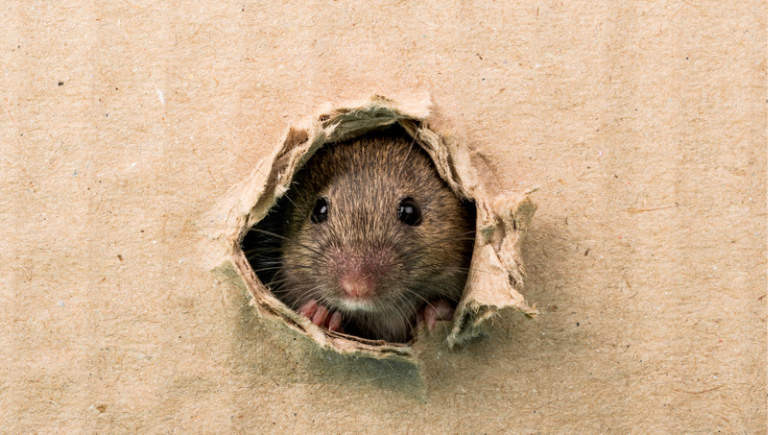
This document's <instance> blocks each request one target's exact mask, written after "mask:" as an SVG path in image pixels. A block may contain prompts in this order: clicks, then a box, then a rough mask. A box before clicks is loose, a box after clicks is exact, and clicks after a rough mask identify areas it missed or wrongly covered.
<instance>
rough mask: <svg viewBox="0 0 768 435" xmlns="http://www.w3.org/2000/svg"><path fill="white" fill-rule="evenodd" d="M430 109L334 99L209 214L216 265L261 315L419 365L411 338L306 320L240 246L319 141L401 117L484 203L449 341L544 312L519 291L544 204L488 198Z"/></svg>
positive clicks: (468, 196) (424, 102) (341, 348)
mask: <svg viewBox="0 0 768 435" xmlns="http://www.w3.org/2000/svg"><path fill="white" fill-rule="evenodd" d="M431 105H432V103H431V101H430V99H429V97H428V96H419V97H417V98H412V99H408V100H403V101H401V102H395V101H393V100H390V99H387V98H385V97H382V96H378V95H374V96H372V97H371V98H369V99H368V100H366V101H364V102H361V103H357V104H350V105H343V106H332V105H326V106H325V107H323V108H321V110H320V111H319V113H317V114H316V115H315V116H313V117H311V118H310V119H307V120H305V121H304V122H302V123H300V124H298V125H295V126H291V127H290V128H289V129H288V131H287V133H286V134H285V135H284V137H283V138H282V139H281V141H280V142H279V143H278V144H277V145H276V146H275V149H274V150H273V151H272V153H271V154H270V155H269V156H268V157H267V158H266V159H264V160H263V161H261V162H260V163H259V164H258V165H256V168H255V169H254V171H253V172H252V174H251V175H250V176H249V177H248V178H247V179H246V180H244V181H243V182H241V183H240V184H238V185H236V186H235V187H233V188H232V189H230V191H229V192H227V194H226V195H225V196H224V197H223V198H222V199H221V200H220V201H219V203H218V204H217V206H216V208H215V209H214V210H212V211H211V213H209V219H208V221H209V223H210V228H209V231H207V236H208V237H207V239H208V241H210V242H211V243H210V245H211V246H209V247H208V249H207V250H206V252H208V254H209V255H208V260H209V266H210V268H211V269H212V270H218V271H219V272H222V271H224V272H225V273H230V274H233V273H234V276H236V277H237V278H239V279H240V280H241V281H242V283H243V285H244V286H245V288H247V289H248V291H249V292H250V294H251V295H252V296H253V302H254V304H255V306H256V310H257V312H258V313H259V315H261V316H269V317H273V318H274V317H277V318H280V319H281V320H282V321H283V323H284V324H285V325H287V326H288V327H289V328H291V329H293V330H296V331H298V332H300V333H302V334H305V335H306V336H308V337H310V338H311V339H312V340H313V341H315V342H316V343H317V344H318V345H320V346H323V347H327V348H331V349H334V350H336V351H337V352H340V353H343V354H353V355H356V356H360V355H363V356H368V357H373V358H379V359H396V360H400V361H409V362H412V363H414V364H418V361H417V360H416V357H415V354H414V351H413V349H412V348H411V347H410V346H409V345H407V344H399V343H388V342H384V341H381V340H379V341H375V340H365V339H361V338H358V337H352V336H348V335H345V334H340V333H336V332H331V331H328V330H325V329H322V328H320V327H318V326H316V325H314V324H313V323H312V322H311V321H310V320H309V319H307V318H305V317H303V316H300V315H299V314H297V313H296V312H295V311H293V310H291V309H290V308H289V307H287V306H286V305H284V304H283V303H282V302H280V301H279V300H278V299H277V298H275V297H274V296H273V295H272V293H271V292H270V291H269V290H268V289H267V288H266V287H265V286H264V285H263V284H262V283H261V282H260V281H259V279H258V278H257V277H256V274H255V273H254V272H253V269H252V268H251V266H250V264H249V263H248V261H247V259H246V257H245V254H244V253H243V252H242V249H241V248H240V243H241V241H242V238H243V237H244V236H245V234H246V233H247V232H248V231H249V230H250V229H251V228H252V227H253V226H254V225H255V224H256V223H258V222H259V221H260V220H262V219H263V218H264V217H265V216H266V215H267V213H268V212H269V210H270V209H271V208H272V206H274V205H275V203H276V202H277V200H278V199H279V198H280V197H281V196H282V195H283V194H285V192H287V191H288V188H289V186H290V183H291V180H292V178H293V175H294V174H295V173H296V171H298V170H299V169H300V168H301V167H302V166H303V165H304V164H305V163H306V162H307V160H309V158H311V157H312V155H314V153H315V152H316V151H317V150H318V149H319V148H320V147H322V146H323V145H325V144H327V143H334V142H340V141H345V140H349V139H354V138H356V137H359V136H362V135H364V134H366V133H368V132H371V131H374V130H377V129H381V128H385V127H387V126H390V125H394V124H396V123H397V124H400V125H401V126H402V127H403V128H404V129H405V130H406V131H407V132H408V134H410V135H411V136H412V137H414V138H416V139H417V142H418V143H419V144H420V145H421V146H422V147H423V148H424V149H425V151H426V152H427V153H428V154H429V155H430V157H431V158H432V160H433V161H434V162H435V166H436V168H437V170H438V172H439V174H440V175H441V177H442V178H443V179H444V180H445V181H446V183H447V184H448V185H449V187H450V188H451V189H452V190H453V191H454V192H455V193H456V195H457V196H458V197H459V198H461V199H465V200H471V201H474V203H475V205H476V207H477V236H476V241H475V248H474V253H473V257H472V264H471V269H472V271H471V272H470V274H469V277H468V280H467V286H466V287H465V292H464V296H463V297H462V300H461V301H460V302H459V305H458V307H457V310H456V313H455V315H454V323H453V326H452V328H451V331H450V333H449V335H448V337H447V343H448V345H449V346H451V347H453V346H455V345H463V344H465V343H467V342H469V341H470V340H472V339H474V338H476V337H478V336H480V335H482V334H483V324H484V323H485V322H486V321H487V320H488V319H489V318H490V317H493V316H494V315H495V314H496V313H498V312H499V311H500V310H502V309H509V308H512V309H517V310H520V311H522V312H524V313H526V314H528V315H533V314H535V313H536V310H535V309H534V308H531V307H529V306H528V305H527V304H526V303H525V300H524V298H523V296H522V294H520V292H519V291H518V290H519V289H521V288H522V285H523V277H524V269H523V265H522V260H521V256H520V247H521V244H522V240H523V238H524V236H525V232H526V231H527V228H528V225H529V223H530V220H531V218H532V217H533V213H534V212H535V210H536V207H535V205H534V204H533V202H532V201H531V200H530V199H529V198H528V195H527V194H523V195H512V196H509V195H505V196H501V197H494V198H489V197H488V195H487V193H486V191H485V189H484V188H483V185H482V184H481V183H480V182H479V178H478V176H477V173H476V172H475V169H474V168H473V166H472V165H471V161H470V155H469V151H468V149H467V148H466V147H465V146H463V145H462V144H460V143H458V142H457V141H455V140H454V139H453V138H451V137H443V136H440V135H439V134H437V133H436V132H434V131H432V130H430V129H429V128H428V127H427V125H426V121H427V118H428V117H429V114H430V108H431ZM476 271H478V272H476Z"/></svg>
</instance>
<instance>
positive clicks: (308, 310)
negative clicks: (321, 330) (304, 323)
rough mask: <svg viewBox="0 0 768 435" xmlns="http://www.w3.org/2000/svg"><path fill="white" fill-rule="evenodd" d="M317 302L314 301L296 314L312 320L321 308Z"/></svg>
mask: <svg viewBox="0 0 768 435" xmlns="http://www.w3.org/2000/svg"><path fill="white" fill-rule="evenodd" d="M319 306H320V305H318V303H317V301H315V300H314V299H312V300H311V301H309V302H307V303H306V304H304V305H302V306H301V308H299V309H298V310H297V311H296V312H297V313H299V314H301V315H302V316H304V317H306V318H309V319H311V318H312V316H314V315H315V311H317V307H319Z"/></svg>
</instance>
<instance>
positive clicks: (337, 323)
mask: <svg viewBox="0 0 768 435" xmlns="http://www.w3.org/2000/svg"><path fill="white" fill-rule="evenodd" d="M297 312H298V313H299V314H301V315H302V316H304V317H306V318H308V319H310V320H312V323H314V324H315V325H317V326H319V327H321V328H326V329H328V330H329V331H336V332H344V331H343V330H342V329H341V320H342V319H341V313H339V312H338V311H335V312H331V311H330V310H328V308H326V307H325V306H324V305H320V304H318V303H317V301H316V300H314V299H312V300H311V301H309V302H307V303H305V304H304V305H302V306H301V308H299V310H298V311H297Z"/></svg>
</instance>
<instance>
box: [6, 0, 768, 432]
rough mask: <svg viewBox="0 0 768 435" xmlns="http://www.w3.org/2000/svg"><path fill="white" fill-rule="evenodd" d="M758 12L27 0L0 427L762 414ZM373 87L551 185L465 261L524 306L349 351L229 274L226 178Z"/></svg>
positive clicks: (665, 6) (500, 173) (13, 90)
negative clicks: (391, 352)
mask: <svg viewBox="0 0 768 435" xmlns="http://www.w3.org/2000/svg"><path fill="white" fill-rule="evenodd" d="M766 9H767V8H766V3H765V2H764V1H748V2H741V3H739V6H738V7H735V6H734V5H733V4H729V3H717V2H701V1H684V2H677V3H675V2H611V3H597V2H586V1H579V0H577V1H573V2H565V3H557V2H550V3H530V2H517V3H515V2H502V1H495V2H492V1H489V2H473V3H467V2H459V1H447V2H432V1H425V2H387V1H373V2H365V3H348V2H305V3H297V2H287V3H286V2H282V3H267V4H256V3H250V2H238V3H234V2H229V1H221V2H196V1H192V2H178V1H174V0H171V1H167V2H149V1H142V0H138V1H129V2H116V1H105V2H95V3H94V2H79V1H73V2H47V3H41V2H17V1H11V2H6V3H5V4H4V5H3V13H2V14H0V41H2V44H0V66H1V68H0V72H1V73H2V81H0V313H2V321H0V433H9V434H11V433H12V434H17V433H40V434H43V433H57V434H59V433H150V434H151V433H171V432H176V433H253V432H271V433H489V434H496V433H510V432H512V433H522V434H533V433H554V434H558V433H575V434H591V433H693V434H709V433H718V432H719V433H730V434H737V433H738V434H741V433H749V434H761V433H763V434H764V433H766V426H767V422H766V391H767V390H768V388H767V387H766V384H767V382H768V380H767V378H766V366H768V361H767V359H768V357H767V355H768V346H767V345H766V339H767V338H768V337H767V334H766V332H767V331H766V314H767V313H766V304H767V303H768V290H766V284H767V282H766V254H768V252H767V250H766V244H767V243H766V240H767V238H766V234H768V227H767V225H766V219H767V218H768V213H767V212H768V207H767V205H766V200H767V198H766V184H767V182H768V180H767V178H766V115H767V113H766V107H767V105H766V64H767V62H766V49H767V48H768V47H767V44H766V41H767V40H768V35H766ZM370 95H382V96H386V97H387V98H388V99H391V100H392V101H395V102H398V106H397V107H398V108H399V109H398V110H402V111H403V112H404V113H408V114H409V116H412V117H414V118H421V117H422V116H423V117H427V118H428V119H429V121H428V123H429V128H430V130H432V131H434V132H439V134H440V135H442V137H445V138H451V137H452V138H455V143H456V144H460V145H461V147H462V148H461V150H463V151H462V152H466V159H468V161H469V162H470V163H471V166H472V167H473V168H475V170H476V176H477V186H482V187H483V189H484V192H485V197H486V198H489V201H488V207H490V208H492V209H493V210H495V211H500V210H507V211H509V212H510V213H509V214H507V216H517V215H520V214H522V215H524V214H525V213H527V212H526V211H525V209H519V208H515V206H514V204H517V203H516V202H515V203H508V202H504V201H503V200H499V201H500V202H498V203H497V202H494V201H495V199H497V198H509V197H510V195H513V196H514V195H522V194H524V193H525V192H527V191H529V190H531V189H534V188H536V187H539V190H538V191H537V192H536V193H535V194H534V195H533V199H534V200H535V202H536V205H537V206H538V210H536V217H535V219H533V220H531V221H530V225H529V226H528V227H527V235H526V238H525V241H524V243H523V244H522V246H521V250H520V251H519V256H518V254H514V255H510V256H504V255H498V253H499V252H511V253H515V252H517V251H516V250H515V249H512V250H506V249H504V248H503V247H501V245H503V244H504V243H513V242H514V241H513V239H512V238H506V237H505V238H504V239H502V240H499V239H494V238H493V237H491V238H490V239H489V244H487V245H486V248H485V249H484V250H481V251H482V252H476V255H480V256H484V257H483V258H486V259H487V260H488V261H498V264H497V267H499V268H500V269H504V270H510V266H513V265H515V264H519V262H522V263H523V264H525V272H526V274H525V282H524V284H525V285H524V286H522V287H520V286H518V287H514V288H515V289H516V291H517V292H518V293H519V294H520V295H521V296H522V297H524V300H525V301H526V303H527V304H529V305H530V306H531V307H533V306H534V305H535V307H536V309H537V310H538V312H539V314H538V315H537V316H536V317H535V318H534V319H530V318H528V317H527V316H525V315H524V314H521V313H520V311H519V310H518V311H515V310H502V311H501V312H500V313H499V314H498V315H494V316H493V317H492V318H489V319H487V321H485V322H484V323H482V325H483V328H484V329H486V330H487V332H488V334H487V338H485V339H482V340H478V341H475V342H472V343H471V344H470V345H468V346H454V348H453V349H450V348H448V347H447V346H446V342H445V339H446V337H448V336H449V335H450V334H451V333H452V332H453V330H452V329H449V326H450V325H443V327H442V328H441V329H440V330H438V331H436V332H434V333H432V334H425V335H424V336H423V337H420V339H419V340H418V342H417V343H416V345H414V346H413V348H411V349H410V350H409V351H408V352H409V353H408V354H407V355H405V356H404V357H403V358H401V359H397V358H394V359H392V358H385V359H383V360H382V359H371V358H362V357H361V358H355V357H354V355H352V354H341V353H338V352H336V351H333V350H330V349H328V348H324V347H321V346H310V345H309V344H311V343H312V342H311V341H310V340H312V338H311V337H309V338H308V337H307V336H306V335H305V334H302V333H300V332H297V331H296V330H294V329H291V328H284V327H283V326H280V325H282V324H283V323H282V320H275V319H273V318H272V317H268V316H261V317H260V316H259V315H258V314H257V307H255V306H252V305H250V300H249V293H248V290H247V289H246V288H245V287H243V286H242V285H240V283H241V280H240V279H239V278H238V277H237V275H236V274H232V273H229V274H227V273H226V271H224V273H212V272H211V270H212V269H213V268H215V267H217V266H218V265H220V264H221V263H219V264H215V262H214V261H213V260H214V259H216V258H221V257H220V256H219V254H220V253H221V251H220V250H219V247H220V246H223V245H221V244H219V242H218V241H217V239H216V236H215V235H213V234H212V233H210V232H209V229H210V228H214V227H216V225H217V222H218V223H221V222H227V220H228V219H230V217H231V216H228V215H225V214H223V212H222V213H219V214H218V215H217V213H216V210H232V209H233V208H234V207H235V205H234V204H230V205H231V207H230V208H228V209H227V208H221V209H219V208H217V204H221V203H222V202H223V201H226V199H227V198H229V195H230V193H231V191H230V189H231V188H232V187H233V186H236V185H237V184H238V183H240V182H241V181H243V180H247V179H248V178H249V176H250V175H251V174H252V173H253V171H254V168H255V167H256V165H257V164H259V162H265V161H270V159H272V158H273V157H274V154H272V153H274V152H275V148H274V145H275V144H277V143H279V141H280V140H281V138H284V135H285V132H286V129H288V128H289V126H297V125H301V123H302V121H303V120H304V119H306V116H307V114H310V113H313V111H314V110H315V109H316V108H318V107H321V106H322V105H323V104H325V103H328V104H329V105H328V106H327V107H331V108H338V107H341V106H342V105H343V104H345V102H348V101H355V100H360V99H366V98H368V97H369V96H370ZM414 95H429V97H430V99H431V102H432V106H431V109H430V111H429V113H428V114H426V113H425V112H423V111H422V109H421V108H423V107H424V106H422V105H420V103H419V102H420V101H423V100H422V99H419V98H416V99H414V98H413V96H414ZM401 104H402V105H401ZM347 107H349V106H347ZM316 119H317V118H316ZM298 139H301V137H300V136H299V137H297V140H298ZM299 142H301V141H299ZM448 145H449V146H450V143H448ZM438 157H439V156H438ZM462 158H464V157H462ZM518 197H519V196H518ZM252 206H253V204H250V205H247V207H252ZM505 207H506V208H505ZM212 210H213V211H214V212H213V214H212V213H211V211H212ZM504 225H505V227H506V228H508V227H509V226H512V225H513V223H512V221H511V220H509V221H506V222H504ZM514 225H516V224H514ZM494 242H499V243H500V245H494ZM494 246H499V247H501V248H500V249H495V248H494ZM494 255H495V259H494ZM478 258H479V257H478ZM220 270H221V269H220ZM231 271H232V269H230V272H231ZM505 279H508V278H505ZM495 286H496V284H495V283H484V284H482V286H478V288H480V287H483V288H490V287H495ZM476 296H477V298H478V299H479V298H480V297H481V295H476ZM482 297H491V298H492V297H493V295H488V294H485V295H482ZM510 298H511V300H512V301H513V302H514V300H519V299H515V298H514V297H511V296H510ZM484 300H485V301H486V302H484V303H483V304H481V305H478V306H470V305H469V304H468V305H467V307H466V309H467V310H468V311H467V312H472V313H473V314H472V316H471V320H472V322H468V323H467V325H469V324H474V321H475V320H483V319H486V313H490V312H492V311H488V310H486V309H485V308H483V307H488V306H491V305H494V303H490V304H489V303H488V302H487V301H489V300H491V299H484ZM497 302H498V303H499V304H509V303H510V299H504V300H500V301H497ZM473 310H474V311H473ZM454 327H455V325H454ZM280 328H283V329H284V330H285V333H284V334H274V330H276V329H280ZM470 330H471V328H470V329H467V331H470ZM456 337H458V335H457V336H456ZM413 360H418V361H419V363H418V364H416V365H414V364H412V363H411V362H410V361H413Z"/></svg>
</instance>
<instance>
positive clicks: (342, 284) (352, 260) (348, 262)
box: [333, 249, 394, 300]
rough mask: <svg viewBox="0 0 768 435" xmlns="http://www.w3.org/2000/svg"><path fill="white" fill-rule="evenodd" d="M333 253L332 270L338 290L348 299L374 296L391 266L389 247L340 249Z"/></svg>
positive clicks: (392, 262) (391, 259)
mask: <svg viewBox="0 0 768 435" xmlns="http://www.w3.org/2000/svg"><path fill="white" fill-rule="evenodd" d="M335 254H336V255H334V257H335V259H334V260H335V261H334V267H333V269H334V272H335V276H336V279H337V283H338V286H339V288H340V290H341V291H342V292H343V293H344V296H346V297H347V298H350V299H355V300H363V299H368V298H372V297H375V294H376V291H377V289H378V288H379V287H380V286H381V284H382V281H385V280H386V277H387V275H388V274H389V273H390V271H391V270H392V268H393V265H394V259H393V258H392V253H391V252H390V250H389V249H366V250H364V251H362V252H360V251H358V250H356V249H355V250H353V249H340V250H339V251H337V252H336V253H335Z"/></svg>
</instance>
